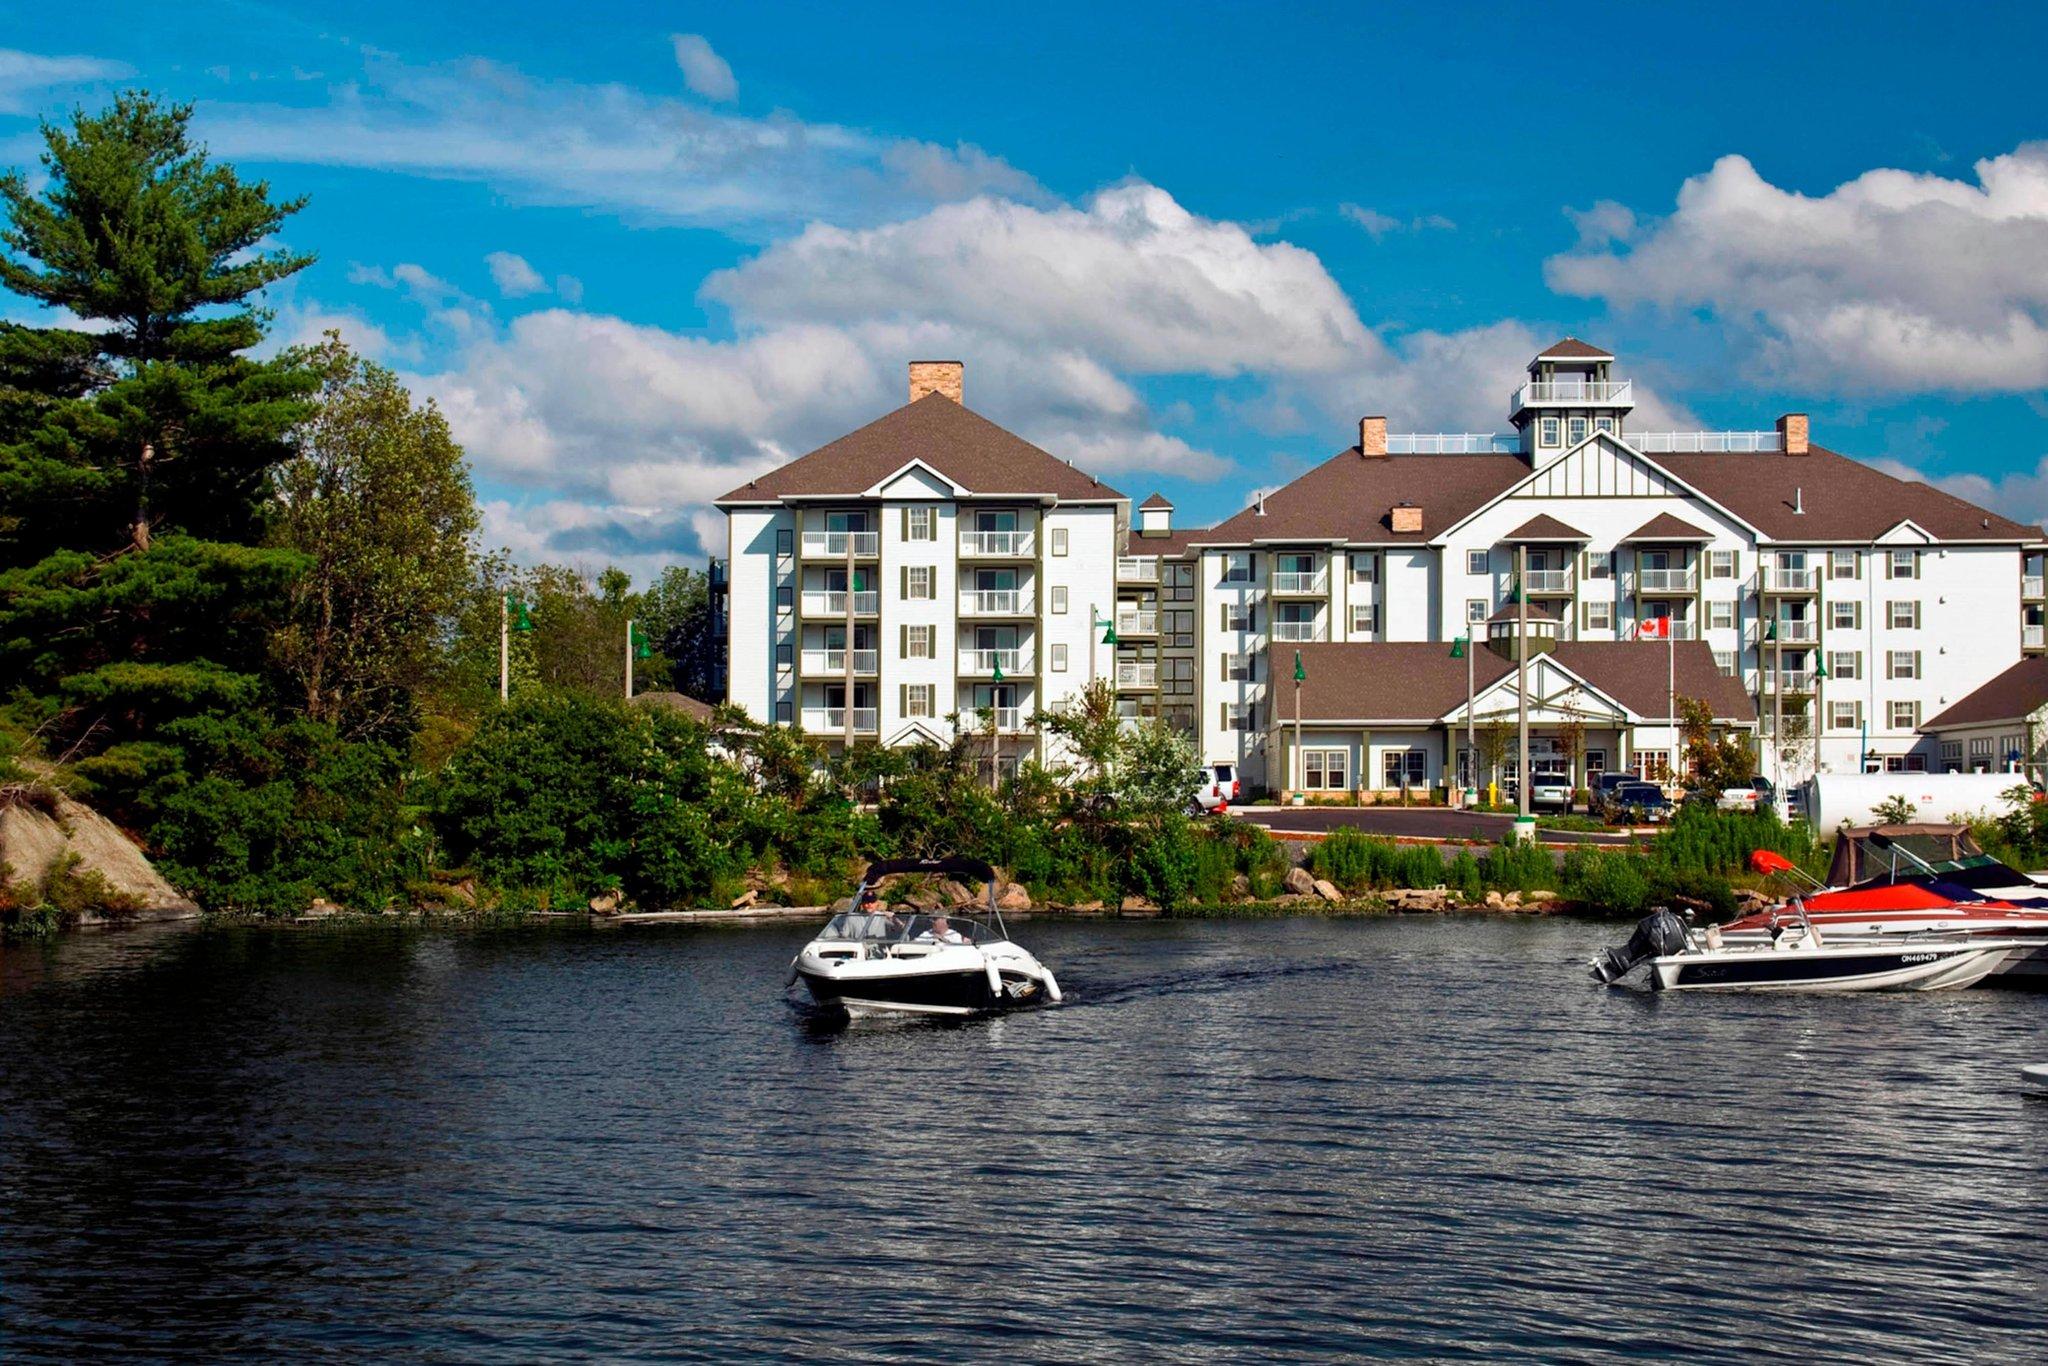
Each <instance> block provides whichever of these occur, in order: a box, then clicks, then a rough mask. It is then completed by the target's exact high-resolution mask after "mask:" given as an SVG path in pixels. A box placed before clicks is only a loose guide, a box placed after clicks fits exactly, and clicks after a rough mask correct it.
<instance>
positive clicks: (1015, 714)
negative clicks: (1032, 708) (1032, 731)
mask: <svg viewBox="0 0 2048 1366" xmlns="http://www.w3.org/2000/svg"><path fill="white" fill-rule="evenodd" d="M961 710H962V711H964V712H965V713H967V714H966V715H965V716H963V717H961V723H962V729H964V730H967V731H970V732H980V733H981V734H984V735H985V734H987V733H988V732H987V728H986V727H985V726H984V725H983V724H982V720H981V715H982V708H980V707H976V706H972V705H970V706H966V707H963V708H961ZM992 710H993V714H994V716H995V722H996V729H997V730H998V731H1020V730H1022V729H1024V709H1023V708H1022V707H996V708H993V709H992Z"/></svg>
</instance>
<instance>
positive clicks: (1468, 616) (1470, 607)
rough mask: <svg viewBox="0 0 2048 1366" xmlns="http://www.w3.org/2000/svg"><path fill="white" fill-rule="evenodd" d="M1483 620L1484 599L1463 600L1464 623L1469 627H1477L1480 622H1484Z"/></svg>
mask: <svg viewBox="0 0 2048 1366" xmlns="http://www.w3.org/2000/svg"><path fill="white" fill-rule="evenodd" d="M1485 620H1486V599H1485V598H1467V599H1465V621H1466V623H1467V624H1469V625H1472V626H1477V625H1479V624H1480V623H1481V622H1483V621H1485Z"/></svg>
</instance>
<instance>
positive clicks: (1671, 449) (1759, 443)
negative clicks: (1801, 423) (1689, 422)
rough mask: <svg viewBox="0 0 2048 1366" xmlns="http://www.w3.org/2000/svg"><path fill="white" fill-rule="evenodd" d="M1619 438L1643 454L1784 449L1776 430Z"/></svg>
mask: <svg viewBox="0 0 2048 1366" xmlns="http://www.w3.org/2000/svg"><path fill="white" fill-rule="evenodd" d="M1621 439H1622V440H1623V441H1626V442H1627V443H1628V444H1629V445H1631V446H1633V447H1635V448H1636V449H1637V450H1639V451H1641V452H1642V453H1643V454H1645V455H1710V454H1714V453H1717V452H1722V453H1725V452H1738V453H1739V452H1743V451H1776V450H1783V449H1784V443H1783V441H1781V440H1780V439H1779V436H1778V434H1777V433H1776V432H1775V431H1771V432H1623V433H1622V434H1621Z"/></svg>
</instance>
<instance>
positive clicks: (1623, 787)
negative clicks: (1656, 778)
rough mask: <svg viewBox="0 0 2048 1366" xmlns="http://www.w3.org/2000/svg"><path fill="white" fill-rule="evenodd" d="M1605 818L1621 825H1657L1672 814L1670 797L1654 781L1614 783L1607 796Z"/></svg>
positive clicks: (1667, 819) (1668, 818)
mask: <svg viewBox="0 0 2048 1366" xmlns="http://www.w3.org/2000/svg"><path fill="white" fill-rule="evenodd" d="M1605 811H1606V816H1607V819H1608V820H1610V821H1613V822H1615V823H1617V824H1621V825H1658V824H1662V823H1664V822H1666V821H1669V820H1670V819H1671V816H1672V806H1671V799H1670V798H1669V797H1667V796H1665V795H1664V789H1663V788H1661V787H1658V786H1657V785H1656V784H1655V783H1645V782H1638V781H1634V780H1631V781H1629V782H1625V783H1617V784H1615V786H1614V788H1613V790H1612V791H1611V792H1609V794H1608V797H1607V806H1606V808H1605Z"/></svg>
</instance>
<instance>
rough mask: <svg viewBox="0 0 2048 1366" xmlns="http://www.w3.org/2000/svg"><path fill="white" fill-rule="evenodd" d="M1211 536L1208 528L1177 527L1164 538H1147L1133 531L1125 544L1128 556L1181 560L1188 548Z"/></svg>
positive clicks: (1125, 551)
mask: <svg viewBox="0 0 2048 1366" xmlns="http://www.w3.org/2000/svg"><path fill="white" fill-rule="evenodd" d="M1208 534H1209V529H1208V528H1207V527H1199V526H1189V527H1176V528H1174V529H1173V530H1172V531H1169V532H1167V533H1166V534H1165V535H1164V536H1146V535H1143V534H1142V533H1140V532H1136V531H1133V532H1132V533H1131V536H1130V540H1129V541H1127V542H1125V544H1124V554H1126V555H1158V556H1160V557H1161V558H1163V559H1169V560H1173V559H1179V558H1180V556H1181V555H1182V554H1184V553H1185V552H1186V551H1187V548H1188V546H1189V545H1190V544H1191V543H1192V542H1193V541H1194V540H1197V539H1200V538H1202V537H1206V536H1207V535H1208Z"/></svg>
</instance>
